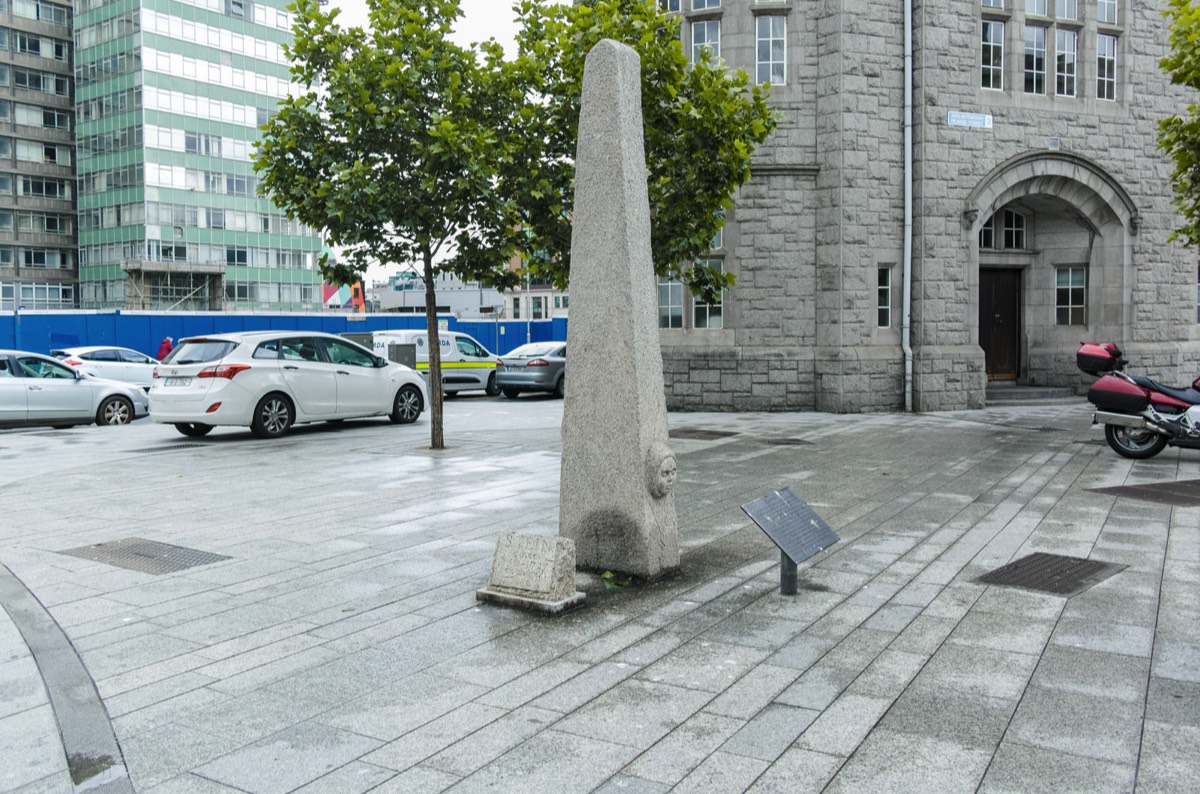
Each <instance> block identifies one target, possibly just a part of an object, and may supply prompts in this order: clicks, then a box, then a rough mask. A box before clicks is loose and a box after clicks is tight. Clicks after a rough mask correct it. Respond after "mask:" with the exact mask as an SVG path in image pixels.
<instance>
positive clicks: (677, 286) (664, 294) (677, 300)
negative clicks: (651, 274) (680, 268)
mask: <svg viewBox="0 0 1200 794" xmlns="http://www.w3.org/2000/svg"><path fill="white" fill-rule="evenodd" d="M658 327H659V328H682V327H683V284H682V283H681V282H679V281H671V280H669V279H664V278H661V277H660V278H659V280H658Z"/></svg>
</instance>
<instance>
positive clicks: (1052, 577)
mask: <svg viewBox="0 0 1200 794" xmlns="http://www.w3.org/2000/svg"><path fill="white" fill-rule="evenodd" d="M1125 567H1126V566H1124V565H1118V564H1117V563H1113V562H1099V561H1097V560H1085V559H1082V558H1080V557H1067V556H1064V555H1061V554H1046V553H1044V552H1040V551H1039V552H1035V553H1033V554H1030V555H1029V556H1027V557H1022V558H1021V559H1019V560H1015V561H1013V562H1010V563H1009V564H1008V565H1005V566H1002V567H1000V568H997V569H996V570H994V571H990V572H988V573H985V574H984V575H983V576H980V577H979V578H978V579H976V580H975V581H977V582H981V583H982V584H996V585H1004V586H1006V587H1020V588H1022V589H1025V590H1037V591H1038V592H1042V593H1052V594H1054V595H1064V596H1073V595H1076V594H1078V593H1082V592H1083V591H1084V590H1087V589H1088V588H1089V587H1091V586H1093V585H1096V584H1099V583H1100V582H1103V581H1104V580H1105V579H1107V578H1108V577H1110V576H1112V575H1113V574H1114V573H1116V572H1117V571H1121V570H1124V569H1125Z"/></svg>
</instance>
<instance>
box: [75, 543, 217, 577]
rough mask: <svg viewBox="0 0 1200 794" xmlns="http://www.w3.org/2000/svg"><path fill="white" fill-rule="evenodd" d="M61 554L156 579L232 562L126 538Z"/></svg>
mask: <svg viewBox="0 0 1200 794" xmlns="http://www.w3.org/2000/svg"><path fill="white" fill-rule="evenodd" d="M59 553H60V554H69V555H70V556H72V557H79V558H81V559H84V560H93V561H95V562H103V563H106V564H108V565H115V566H117V567H118V568H127V569H129V570H131V571H141V572H142V573H152V574H155V575H158V574H164V573H175V572H176V571H183V570H186V569H188V568H195V567H196V566H198V565H208V564H209V563H213V562H220V561H221V560H228V559H231V558H230V557H226V556H225V555H223V554H212V553H210V552H207V551H198V550H196V549H189V548H185V547H183V546H172V545H171V544H169V543H159V542H158V541H156V540H145V539H143V538H125V539H124V540H114V541H112V542H111V543H97V544H96V545H94V546H80V547H79V548H77V549H67V550H66V551H63V552H59Z"/></svg>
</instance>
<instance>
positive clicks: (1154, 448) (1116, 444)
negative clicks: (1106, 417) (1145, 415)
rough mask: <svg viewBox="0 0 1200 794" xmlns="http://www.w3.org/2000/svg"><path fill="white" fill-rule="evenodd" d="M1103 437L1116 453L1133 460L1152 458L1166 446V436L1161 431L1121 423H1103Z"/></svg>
mask: <svg viewBox="0 0 1200 794" xmlns="http://www.w3.org/2000/svg"><path fill="white" fill-rule="evenodd" d="M1104 438H1105V440H1107V441H1108V445H1109V446H1110V447H1112V448H1113V451H1114V452H1116V453H1117V454H1118V455H1120V456H1121V457H1123V458H1133V459H1134V460H1145V459H1146V458H1152V457H1154V456H1155V455H1157V454H1158V453H1160V452H1162V451H1163V450H1164V449H1165V448H1166V446H1167V437H1166V436H1164V435H1162V434H1161V433H1155V432H1154V431H1153V430H1143V429H1142V428H1138V427H1125V426H1123V425H1105V426H1104Z"/></svg>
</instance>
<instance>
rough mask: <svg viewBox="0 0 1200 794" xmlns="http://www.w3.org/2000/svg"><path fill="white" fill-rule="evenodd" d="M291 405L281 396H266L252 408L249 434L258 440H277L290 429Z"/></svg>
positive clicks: (291, 418)
mask: <svg viewBox="0 0 1200 794" xmlns="http://www.w3.org/2000/svg"><path fill="white" fill-rule="evenodd" d="M293 421H295V417H294V416H293V415H292V403H291V402H290V401H289V400H288V398H287V397H284V396H283V395H282V394H268V395H267V396H266V397H263V398H262V399H261V400H259V401H258V405H257V406H255V408H254V419H252V420H251V421H250V432H251V433H253V434H254V435H256V436H258V437H259V438H279V437H280V436H282V435H283V434H284V433H286V432H287V431H288V430H289V429H291V427H292V422H293Z"/></svg>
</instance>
